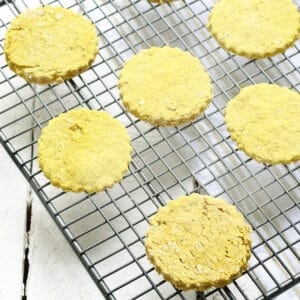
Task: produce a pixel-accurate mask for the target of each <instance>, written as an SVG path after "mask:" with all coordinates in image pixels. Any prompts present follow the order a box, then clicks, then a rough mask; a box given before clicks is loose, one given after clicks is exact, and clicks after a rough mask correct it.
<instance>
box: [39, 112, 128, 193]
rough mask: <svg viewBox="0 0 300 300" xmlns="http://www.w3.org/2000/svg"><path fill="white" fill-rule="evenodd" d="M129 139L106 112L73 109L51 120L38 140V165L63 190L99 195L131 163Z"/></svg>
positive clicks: (120, 177) (119, 124) (112, 183)
mask: <svg viewBox="0 0 300 300" xmlns="http://www.w3.org/2000/svg"><path fill="white" fill-rule="evenodd" d="M131 150H132V148H131V146H130V138H129V136H128V134H127V132H126V129H125V128H124V127H123V126H122V125H121V123H120V122H119V121H117V120H115V119H113V118H112V117H111V116H110V115H109V114H108V113H107V112H103V111H100V112H99V111H96V110H88V109H84V108H82V109H76V110H71V111H69V112H67V113H63V114H61V115H59V116H58V117H56V118H54V119H53V120H51V121H50V122H49V124H48V126H47V127H45V128H44V129H43V130H42V134H41V136H40V138H39V141H38V162H39V165H40V167H41V169H42V171H43V173H44V175H45V176H46V177H47V178H49V180H50V181H51V183H52V184H53V185H55V186H57V187H60V188H62V189H63V190H64V191H72V192H82V191H85V192H88V193H92V192H100V191H102V190H104V189H107V188H110V187H112V186H113V185H114V184H115V183H117V182H119V181H121V179H122V177H123V175H124V174H125V173H126V172H127V170H128V164H129V163H130V161H131V156H130V153H131Z"/></svg>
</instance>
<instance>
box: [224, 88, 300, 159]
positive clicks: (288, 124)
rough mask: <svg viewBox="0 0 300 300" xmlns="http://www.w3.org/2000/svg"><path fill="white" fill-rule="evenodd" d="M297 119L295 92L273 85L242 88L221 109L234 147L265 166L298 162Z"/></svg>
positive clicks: (299, 128)
mask: <svg viewBox="0 0 300 300" xmlns="http://www.w3.org/2000/svg"><path fill="white" fill-rule="evenodd" d="M299 120H300V95H299V93H297V92H294V91H292V90H289V89H288V88H283V87H280V86H278V85H275V84H266V83H261V84H256V85H251V86H248V87H246V88H243V89H242V90H241V92H240V93H239V94H238V95H237V96H236V97H235V98H233V99H232V100H231V101H229V103H228V105H227V107H226V109H225V123H226V126H227V129H228V131H229V133H230V134H231V138H232V139H233V140H234V141H235V142H236V143H237V146H238V148H239V149H240V150H243V151H245V153H246V154H247V155H248V156H250V157H251V158H254V159H255V160H257V161H259V162H264V163H269V164H287V163H290V162H293V161H297V160H299V159H300V121H299Z"/></svg>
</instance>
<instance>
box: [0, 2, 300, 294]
mask: <svg viewBox="0 0 300 300" xmlns="http://www.w3.org/2000/svg"><path fill="white" fill-rule="evenodd" d="M295 2H296V4H297V5H298V6H299V4H300V1H299V0H297V1H295ZM1 4H4V6H2V7H1V8H0V9H1V14H0V42H1V48H0V99H1V100H0V141H1V143H2V144H3V146H4V147H5V149H6V150H7V152H8V153H9V154H10V156H11V157H12V159H13V160H14V161H15V163H16V164H17V166H18V167H19V169H20V170H21V171H22V173H23V174H24V176H25V177H26V178H27V180H28V181H29V182H30V184H31V186H32V187H33V189H34V190H35V192H36V193H37V195H38V196H39V198H40V199H41V201H42V203H43V204H44V205H45V207H46V209H47V210H48V212H49V213H50V215H51V217H52V218H53V219H54V221H55V222H56V223H57V225H58V226H59V228H60V229H61V231H62V233H63V234H64V236H65V237H66V238H67V240H68V242H69V243H70V245H71V246H72V248H73V249H74V251H75V252H76V254H77V255H78V257H79V259H80V260H81V262H82V263H83V264H84V266H85V268H86V269H87V270H88V272H89V273H90V275H91V277H92V278H93V280H94V281H95V283H96V284H97V286H98V287H99V289H100V290H101V291H102V293H103V294H104V295H105V297H106V298H107V299H129V298H130V299H138V298H140V299H194V298H195V297H196V294H195V293H193V292H180V291H177V290H176V289H174V287H172V286H171V285H170V284H169V283H166V282H165V281H164V280H163V279H162V277H161V276H159V275H158V274H157V273H156V272H155V270H154V269H153V267H152V265H151V264H150V263H149V262H148V261H147V259H146V257H145V252H144V246H143V240H144V237H145V231H146V229H147V226H148V221H147V220H148V219H149V217H150V216H151V215H153V214H154V213H155V212H156V210H157V208H158V207H159V206H161V205H165V203H167V201H168V200H169V199H173V198H175V197H178V196H179V195H182V194H190V193H191V192H194V191H195V192H200V193H207V194H211V195H213V196H219V197H223V198H225V199H226V200H227V201H228V202H230V203H233V204H234V205H235V206H236V207H237V208H238V209H239V210H240V211H242V213H243V214H244V216H245V217H246V219H247V220H248V222H249V223H250V224H251V225H252V227H253V228H254V231H253V234H252V237H253V247H252V257H251V260H250V268H249V270H248V271H247V272H246V273H245V274H244V275H243V276H242V277H240V278H239V279H237V280H235V281H234V282H233V283H232V284H230V285H228V286H227V287H225V288H223V289H211V290H209V291H207V292H206V293H205V296H206V297H207V299H262V298H266V297H275V296H276V295H279V294H281V293H283V292H284V291H286V290H287V289H289V288H290V287H293V286H296V285H297V283H299V277H300V276H299V274H300V266H299V252H300V238H299V227H300V225H299V224H300V213H299V199H300V186H299V181H300V167H299V166H300V164H299V163H294V164H289V165H287V166H285V165H279V166H268V165H264V164H260V163H257V162H255V161H254V160H252V159H249V158H248V157H247V156H246V155H245V154H244V153H243V152H240V151H238V150H237V148H236V144H235V143H233V142H232V141H231V139H230V137H229V134H228V132H227V131H226V128H225V124H224V119H223V109H224V107H225V106H226V103H227V101H228V100H229V99H230V98H232V97H233V96H235V95H236V94H237V93H238V91H239V90H240V88H241V87H244V86H247V85H249V84H253V83H259V82H270V83H277V84H280V85H282V86H287V87H289V88H293V89H294V90H297V91H298V92H299V91H300V72H299V68H300V54H299V47H300V43H299V42H297V43H296V45H295V46H294V47H293V48H291V49H289V50H287V51H286V53H285V54H280V55H277V56H276V57H274V58H271V59H263V60H257V61H256V60H254V61H253V60H248V59H245V58H241V57H237V56H232V55H230V54H228V53H227V52H226V51H224V50H223V49H221V48H220V47H219V46H218V45H217V44H216V42H215V41H214V39H213V38H212V37H211V36H210V34H209V32H208V31H207V29H206V27H205V24H206V23H207V19H208V15H209V11H210V9H211V8H212V6H213V4H214V1H199V0H187V1H175V2H173V3H171V4H165V5H152V4H151V3H149V2H148V1H135V0H134V1H133V0H132V1H125V0H124V1H121V0H120V1H99V0H86V1H79V0H61V1H50V0H43V1H40V4H41V5H46V4H51V5H60V6H64V7H66V8H71V9H73V10H75V11H77V12H81V13H83V14H84V15H85V16H86V17H88V18H90V19H91V20H92V21H93V22H94V23H95V25H96V26H97V29H98V33H99V39H100V42H99V54H98V56H97V58H96V61H95V63H94V64H93V66H92V68H91V69H90V70H89V71H87V72H85V73H83V74H82V75H80V76H78V77H76V78H74V79H72V80H69V81H66V82H64V83H62V84H60V85H57V86H34V85H31V84H27V83H26V82H25V81H24V80H22V79H20V78H19V77H17V76H15V75H14V74H13V73H12V72H11V71H10V70H9V68H8V67H7V64H6V62H5V58H4V53H3V42H4V37H5V32H6V29H7V26H8V24H9V22H10V20H11V19H13V18H14V17H15V16H16V15H17V14H19V13H20V12H23V11H24V10H25V9H26V8H27V5H28V4H29V3H27V2H26V3H25V1H23V0H16V1H2V2H0V5H1ZM35 4H36V3H35V2H34V1H33V2H31V1H30V6H34V5H35ZM166 44H168V45H170V46H173V47H179V48H181V49H183V50H188V51H190V52H191V53H192V54H193V55H195V56H197V57H198V58H199V59H200V60H201V61H202V63H203V64H204V65H205V67H206V69H207V70H208V72H209V74H210V76H211V78H212V79H213V88H214V101H213V103H212V104H211V105H210V107H209V108H208V109H207V110H206V111H205V113H204V115H203V116H202V117H200V118H198V119H197V120H195V121H194V122H192V123H191V124H188V125H183V126H179V127H169V128H154V127H152V126H150V125H148V124H145V123H144V122H141V121H139V120H137V119H136V118H134V117H133V116H131V115H130V114H128V113H127V112H126V111H125V110H124V109H123V107H122V105H121V103H120V100H119V92H118V89H117V81H118V75H119V71H120V69H121V67H122V64H123V63H124V61H126V60H127V59H128V58H129V57H130V56H132V55H133V54H135V53H137V52H138V51H139V50H141V49H144V48H148V47H150V46H154V45H155V46H163V45H166ZM80 106H87V107H89V108H94V109H99V110H106V111H108V112H109V113H110V114H111V115H112V116H113V117H115V118H117V119H119V120H120V121H121V122H122V123H123V124H124V126H126V128H127V130H128V132H129V134H130V135H131V137H132V146H133V148H134V154H133V162H132V164H131V166H130V171H129V172H128V174H127V175H126V176H125V178H124V180H123V181H122V182H120V183H119V184H116V185H115V186H114V187H113V188H111V189H109V190H107V191H105V192H102V193H98V194H93V195H86V194H84V193H80V194H70V193H67V194H66V193H63V192H62V191H61V190H59V189H57V188H55V187H53V186H51V185H50V183H49V182H48V180H47V179H46V178H45V177H44V176H43V174H42V173H41V171H40V169H39V168H38V165H37V157H36V145H37V139H38V137H39V134H40V130H41V128H42V127H44V126H45V125H47V122H48V121H49V120H50V119H52V118H53V117H55V116H57V115H58V114H60V113H62V112H65V111H68V110H70V109H72V108H76V107H80ZM201 297H203V294H202V295H201V294H198V295H197V298H198V299H200V298H201Z"/></svg>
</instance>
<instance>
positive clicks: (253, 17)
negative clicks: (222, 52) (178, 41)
mask: <svg viewBox="0 0 300 300" xmlns="http://www.w3.org/2000/svg"><path fill="white" fill-rule="evenodd" d="M208 28H209V30H210V32H211V34H212V36H213V37H214V38H215V39H216V40H217V42H218V43H219V44H220V45H221V47H223V48H224V49H226V50H227V51H229V52H232V53H234V54H238V55H241V56H246V57H248V58H252V59H254V58H264V57H271V56H273V55H275V54H277V53H282V52H284V51H285V50H286V49H287V48H289V47H291V46H292V45H293V44H294V42H295V41H296V40H297V39H298V37H299V33H300V14H299V12H298V10H297V7H296V5H295V4H294V3H293V2H292V1H291V0H276V1H274V0H220V1H218V2H217V4H216V5H215V6H214V7H213V9H212V11H211V14H210V16H209V21H208Z"/></svg>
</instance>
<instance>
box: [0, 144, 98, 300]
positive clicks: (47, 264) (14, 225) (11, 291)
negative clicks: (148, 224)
mask: <svg viewBox="0 0 300 300" xmlns="http://www.w3.org/2000/svg"><path fill="white" fill-rule="evenodd" d="M31 194H32V193H31V191H30V189H29V187H28V184H27V183H26V181H25V179H24V178H23V176H22V175H21V174H20V172H19V171H18V170H17V168H16V167H15V166H14V164H13V162H12V161H11V160H10V158H9V157H8V155H7V154H6V153H5V151H4V150H3V148H2V147H0V201H1V202H0V245H1V247H0V270H1V274H0V299H3V300H6V299H7V300H14V299H21V295H22V294H23V292H22V289H23V288H22V285H23V283H22V282H23V259H24V251H25V246H26V242H25V240H26V238H25V237H26V226H25V218H26V207H27V201H31V200H32V215H31V220H30V222H31V229H30V233H29V245H28V246H29V274H28V281H27V286H26V291H25V292H26V295H27V299H29V300H40V299H46V300H47V299H49V300H50V299H102V297H101V295H100V292H99V291H98V289H97V288H96V286H95V284H94V283H93V281H92V280H91V279H90V277H89V275H88V274H87V272H86V271H85V270H84V268H83V266H82V265H81V263H80V262H79V260H78V259H77V257H76V256H75V254H74V253H73V251H72V250H71V248H70V247H69V245H68V244H67V242H66V241H65V239H64V237H63V236H62V234H61V233H60V232H59V231H58V229H57V228H56V225H55V224H54V222H53V221H52V219H51V218H50V217H49V215H48V213H47V212H46V210H45V209H44V207H43V206H42V204H41V203H40V201H39V200H38V199H37V198H36V197H35V196H34V195H33V197H32V196H31Z"/></svg>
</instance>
